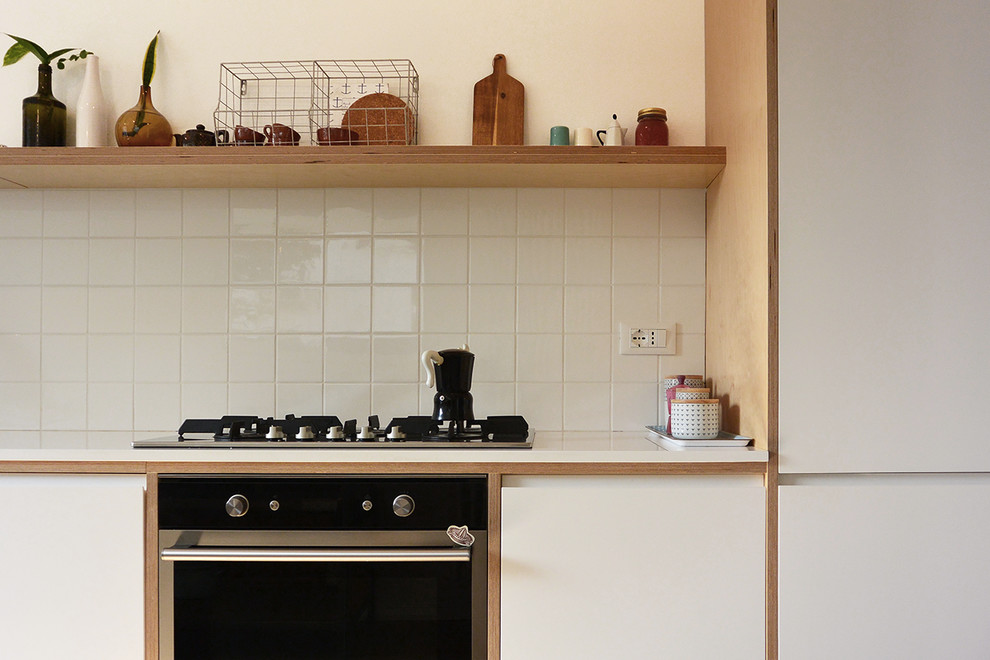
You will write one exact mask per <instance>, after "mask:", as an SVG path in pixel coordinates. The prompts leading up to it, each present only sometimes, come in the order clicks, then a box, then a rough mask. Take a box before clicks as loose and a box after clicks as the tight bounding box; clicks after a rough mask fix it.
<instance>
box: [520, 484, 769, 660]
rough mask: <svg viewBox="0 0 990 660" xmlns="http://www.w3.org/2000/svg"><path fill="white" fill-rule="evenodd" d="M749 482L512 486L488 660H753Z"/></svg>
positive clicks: (760, 491)
mask: <svg viewBox="0 0 990 660" xmlns="http://www.w3.org/2000/svg"><path fill="white" fill-rule="evenodd" d="M764 501H765V498H764V488H763V484H762V479H761V478H759V477H731V478H723V477H693V476H692V477H687V476H685V477H680V476H677V477H674V476H671V477H525V478H522V477H516V478H508V477H507V478H505V480H504V481H503V488H502V592H501V601H502V606H501V629H502V636H501V657H502V660H533V659H534V658H561V659H563V658H566V659H567V660H581V659H585V658H586V659H588V660H592V659H593V660H602V659H603V658H650V659H654V658H672V659H677V660H687V659H692V658H697V659H698V660H711V659H712V658H718V659H719V660H730V659H735V658H738V659H740V660H743V659H745V660H762V659H763V658H764V657H765V656H764V648H765V642H764V627H765V623H764V622H765V613H764V592H765V579H764V574H765V571H764V546H765V542H764V537H765V531H764V520H765V508H764V507H765V503H764Z"/></svg>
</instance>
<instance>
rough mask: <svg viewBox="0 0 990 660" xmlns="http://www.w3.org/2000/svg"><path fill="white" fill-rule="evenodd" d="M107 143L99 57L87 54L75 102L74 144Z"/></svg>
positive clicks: (107, 134) (104, 144)
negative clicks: (81, 82)
mask: <svg viewBox="0 0 990 660" xmlns="http://www.w3.org/2000/svg"><path fill="white" fill-rule="evenodd" d="M108 143H109V130H108V124H107V109H106V102H105V101H104V100H103V87H102V86H101V85H100V58H99V57H97V56H96V55H89V56H88V57H87V58H86V77H85V78H84V79H83V85H82V90H81V91H80V92H79V101H78V102H77V104H76V146H77V147H105V146H107V144H108Z"/></svg>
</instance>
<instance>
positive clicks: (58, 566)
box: [0, 475, 145, 660]
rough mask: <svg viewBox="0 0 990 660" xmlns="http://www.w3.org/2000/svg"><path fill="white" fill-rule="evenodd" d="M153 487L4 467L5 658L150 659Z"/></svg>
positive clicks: (0, 495)
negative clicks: (147, 560)
mask: <svg viewBox="0 0 990 660" xmlns="http://www.w3.org/2000/svg"><path fill="white" fill-rule="evenodd" d="M144 485H145V479H144V477H143V476H131V475H127V476H123V475H101V476H89V475H86V476H83V475H0V503H2V506H0V657H3V658H11V659H12V660H13V659H15V658H16V659H17V660H51V659H54V658H59V659H65V660H70V659H71V660H88V659H92V660H140V659H141V658H143V657H144Z"/></svg>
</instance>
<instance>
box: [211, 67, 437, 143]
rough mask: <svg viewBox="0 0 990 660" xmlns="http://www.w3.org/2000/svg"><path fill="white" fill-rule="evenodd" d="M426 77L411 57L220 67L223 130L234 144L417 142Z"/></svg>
mask: <svg viewBox="0 0 990 660" xmlns="http://www.w3.org/2000/svg"><path fill="white" fill-rule="evenodd" d="M418 106H419V76H418V74H417V73H416V69H415V67H413V65H412V62H410V61H409V60H309V61H281V62H230V63H224V64H221V65H220V95H219V100H218V102H217V109H216V111H215V112H214V113H213V118H214V123H215V124H216V130H217V132H218V134H219V131H221V130H226V131H227V132H228V133H229V134H230V135H231V136H232V137H233V139H232V140H231V143H232V144H237V145H260V144H274V145H278V146H287V145H297V144H306V145H317V144H319V145H386V144H416V142H417V123H418V122H417V118H418Z"/></svg>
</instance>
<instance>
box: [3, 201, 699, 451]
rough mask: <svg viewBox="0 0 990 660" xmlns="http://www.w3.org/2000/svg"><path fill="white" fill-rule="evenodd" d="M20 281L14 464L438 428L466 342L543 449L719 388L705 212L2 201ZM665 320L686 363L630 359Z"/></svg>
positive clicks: (615, 204) (480, 379)
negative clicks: (709, 349)
mask: <svg viewBox="0 0 990 660" xmlns="http://www.w3.org/2000/svg"><path fill="white" fill-rule="evenodd" d="M0 262H2V263H4V264H5V266H7V267H6V268H5V269H4V272H3V274H2V275H0V308H3V309H6V310H16V313H7V314H5V315H3V316H0V364H2V365H3V366H2V368H0V411H2V413H3V414H2V415H0V420H2V422H0V425H2V427H0V431H4V433H2V434H0V446H2V447H8V446H38V445H39V444H41V443H42V442H43V441H42V439H41V438H42V436H41V435H39V434H38V431H39V429H44V430H45V431H46V433H45V434H44V436H43V437H44V438H45V440H44V443H45V446H52V447H55V446H64V447H84V446H85V447H107V446H113V447H117V446H121V447H123V446H128V444H129V442H130V439H131V438H132V437H134V433H135V432H139V433H144V434H149V433H150V434H155V433H168V432H171V431H174V429H175V428H176V426H177V424H178V423H179V422H180V421H181V419H182V418H192V417H212V416H217V415H220V414H225V413H229V414H248V413H249V414H261V415H274V414H286V413H296V414H306V413H312V412H318V413H319V412H323V413H325V414H337V415H343V416H346V417H349V418H350V417H357V418H362V417H365V416H366V415H368V414H371V413H377V414H379V415H381V416H382V417H383V418H385V419H383V421H387V418H388V417H390V416H399V415H408V414H411V413H415V412H416V411H421V412H424V413H427V414H428V413H429V412H430V410H431V409H432V401H433V394H434V391H433V390H427V389H426V388H425V387H424V386H423V384H422V380H423V376H424V374H423V369H422V367H421V365H420V362H419V354H420V352H421V351H422V350H425V349H428V348H429V349H438V350H439V349H443V348H449V347H453V346H459V345H460V344H462V343H469V344H470V346H471V348H472V350H473V351H474V352H475V353H476V355H477V362H476V367H475V383H474V387H473V390H472V391H473V393H474V397H475V411H476V413H477V414H478V415H482V416H483V415H493V414H511V413H518V414H523V415H525V416H526V417H527V419H528V420H529V422H530V424H531V425H532V426H533V427H534V428H536V429H538V430H540V429H543V430H560V429H568V430H606V429H621V430H633V429H637V428H640V427H641V426H642V425H643V424H647V423H654V422H656V421H657V415H658V409H659V397H658V394H657V391H658V385H657V383H658V379H659V377H660V376H661V374H663V373H666V372H670V373H674V372H680V373H686V372H697V371H703V370H704V330H705V327H704V320H705V317H704V313H705V301H704V298H705V286H704V284H705V279H704V278H705V195H704V191H703V190H700V191H699V190H667V189H664V190H655V189H621V190H619V189H617V190H610V189H556V188H553V189H538V188H522V189H511V188H510V189H501V188H476V189H462V188H424V189H346V188H342V189H327V190H321V189H300V190H294V189H293V190H274V189H259V190H252V189H246V190H242V189H236V190H224V189H217V190H210V189H204V190H199V189H195V190H193V189H187V190H137V191H128V190H93V191H85V190H83V191H80V190H49V191H43V192H41V191H0ZM661 312H662V314H661ZM661 317H662V318H663V319H664V320H666V321H668V322H676V323H678V324H679V325H680V327H681V330H682V333H683V334H682V335H681V336H680V337H678V343H679V351H678V354H677V355H674V356H663V357H660V358H658V357H656V356H650V357H642V356H621V355H619V354H618V340H617V339H618V338H617V333H616V327H617V322H618V321H619V320H644V321H646V320H650V319H654V318H661ZM14 431H18V432H19V433H17V434H14V433H13V432H14ZM32 434H34V435H32ZM15 436H16V437H15ZM25 443H26V444H25ZM32 443H33V444H32Z"/></svg>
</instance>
